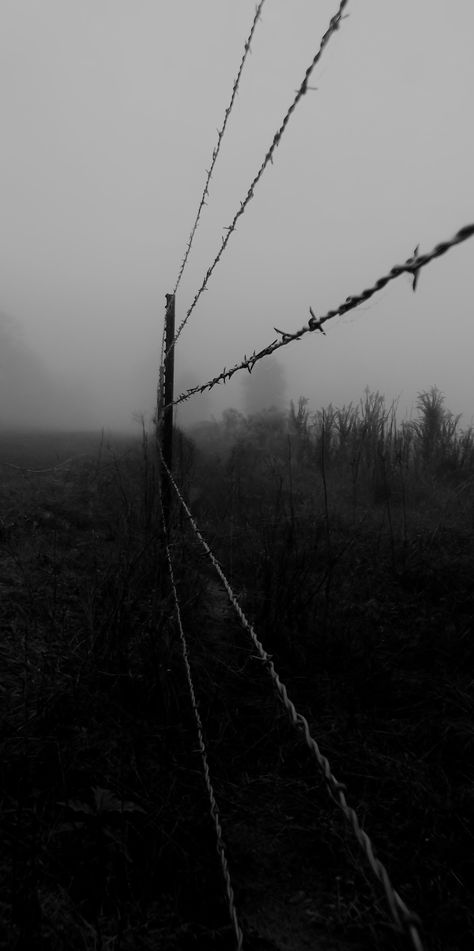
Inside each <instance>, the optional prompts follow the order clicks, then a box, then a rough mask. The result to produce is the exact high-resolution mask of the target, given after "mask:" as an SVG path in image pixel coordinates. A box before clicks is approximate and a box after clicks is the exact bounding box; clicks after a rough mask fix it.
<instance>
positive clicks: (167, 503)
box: [161, 294, 175, 532]
mask: <svg viewBox="0 0 474 951" xmlns="http://www.w3.org/2000/svg"><path fill="white" fill-rule="evenodd" d="M174 326H175V296H174V294H167V295H166V333H165V359H164V374H165V380H164V405H165V409H164V412H163V447H162V448H163V459H164V461H165V463H166V465H167V466H168V469H169V470H170V472H172V466H173V405H172V404H173V395H174V347H173V346H172V344H173V340H174ZM161 488H162V497H163V509H164V513H165V525H166V531H167V532H169V527H170V513H171V484H170V480H169V477H168V475H167V473H166V472H165V471H163V472H162V478H161Z"/></svg>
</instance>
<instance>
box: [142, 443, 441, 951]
mask: <svg viewBox="0 0 474 951" xmlns="http://www.w3.org/2000/svg"><path fill="white" fill-rule="evenodd" d="M158 448H159V449H160V455H161V460H162V463H163V468H164V470H165V472H166V473H167V475H168V478H169V480H170V482H171V485H172V486H173V488H174V491H175V493H176V495H177V497H178V500H179V502H180V504H181V506H182V508H183V509H184V511H185V513H186V515H187V518H188V520H189V522H190V525H191V527H192V529H193V531H194V534H195V535H196V537H197V538H198V540H199V542H200V544H201V546H202V547H203V548H204V551H205V552H206V554H207V556H208V558H209V560H210V561H211V564H212V565H213V567H214V570H215V571H216V573H217V575H218V576H219V578H220V580H221V582H222V584H223V586H224V588H225V590H226V592H227V596H228V598H229V601H230V603H231V604H232V606H233V608H234V610H235V612H236V614H237V616H238V618H239V620H240V623H241V624H242V627H243V628H244V629H245V630H246V631H247V633H248V634H249V635H250V637H251V640H252V642H253V644H254V646H255V648H256V649H257V652H258V655H259V657H260V659H261V660H262V662H263V664H264V666H265V668H266V670H267V671H268V673H269V675H270V677H271V679H272V681H273V684H274V687H275V689H276V692H277V694H278V697H279V699H280V700H281V702H282V704H283V706H284V707H285V710H286V711H287V714H288V718H289V720H290V723H291V724H292V726H294V727H295V728H296V729H297V730H298V731H299V732H300V733H302V734H303V736H304V739H305V742H306V745H307V746H308V747H309V749H310V750H311V752H312V753H313V754H314V756H315V758H316V761H317V763H318V766H319V768H320V770H321V772H322V774H323V777H324V780H325V783H326V788H327V791H328V793H329V795H330V797H331V799H332V800H333V801H334V802H335V803H336V804H337V805H338V806H339V807H340V809H341V810H342V812H343V814H344V817H345V819H346V820H347V822H348V823H349V825H350V827H351V829H352V831H353V833H354V835H355V837H356V839H357V842H358V843H359V846H360V848H361V849H362V851H363V853H364V855H365V857H366V859H367V860H368V862H369V865H370V867H371V869H372V871H373V873H374V875H375V877H376V878H377V880H378V881H379V882H380V883H381V885H382V886H383V889H384V892H385V897H386V899H387V903H388V906H389V908H390V912H391V914H392V918H393V920H394V922H395V924H396V926H397V928H398V929H399V931H400V932H402V933H403V934H405V935H406V936H407V937H408V938H409V939H410V941H411V944H412V947H413V948H414V949H415V951H423V944H422V942H421V937H420V932H419V928H420V925H421V922H420V919H419V917H418V915H416V914H415V913H414V912H412V911H411V910H410V909H409V908H408V906H407V905H406V904H405V902H404V901H403V899H402V898H401V897H400V895H399V894H398V892H397V891H396V890H395V889H394V887H393V885H392V883H391V880H390V877H389V874H388V872H387V869H386V868H385V865H383V863H382V862H381V861H380V859H378V858H377V857H376V855H375V852H374V847H373V845H372V842H371V839H370V837H369V836H368V834H367V833H366V832H365V830H364V829H363V828H362V826H361V824H360V822H359V818H358V816H357V813H356V812H355V810H354V809H353V808H352V807H351V806H349V804H348V802H347V799H346V796H345V792H346V787H345V786H344V784H343V783H340V782H338V780H337V779H336V777H335V776H334V773H333V772H332V770H331V765H330V763H329V760H328V759H327V757H326V756H324V755H323V753H321V750H320V748H319V746H318V743H317V742H316V740H315V739H314V737H313V736H312V735H311V731H310V728H309V724H308V721H307V719H306V717H304V716H303V715H302V714H301V713H298V711H297V710H296V707H295V705H294V703H293V701H292V700H290V698H289V696H288V692H287V688H286V686H285V684H284V683H283V682H282V681H281V680H280V677H279V675H278V673H277V671H276V669H275V666H274V663H273V661H272V658H271V655H270V654H268V652H267V651H266V650H265V648H264V646H263V644H262V642H261V641H260V640H259V638H258V636H257V634H256V632H255V630H254V628H253V625H252V624H251V623H250V621H249V620H248V619H247V617H246V615H245V614H244V612H243V610H242V608H241V607H240V604H239V602H238V600H237V598H236V596H235V594H234V592H233V590H232V588H231V585H230V583H229V581H228V580H227V578H226V576H225V574H224V572H223V570H222V568H221V566H220V564H219V562H218V560H217V558H216V556H215V555H214V553H213V552H212V550H211V548H210V547H209V545H208V544H207V542H206V540H205V538H204V537H203V536H202V534H201V532H200V530H199V528H198V525H197V523H196V521H195V519H194V516H193V515H192V512H191V511H190V509H189V508H188V506H187V505H186V502H185V501H184V499H183V496H182V495H181V492H180V491H179V488H178V486H177V485H176V482H175V480H174V479H173V476H172V474H171V472H170V470H169V468H168V466H167V465H166V463H165V460H164V458H163V454H162V453H161V448H160V447H158Z"/></svg>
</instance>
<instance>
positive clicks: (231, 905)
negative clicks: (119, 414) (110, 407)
mask: <svg viewBox="0 0 474 951" xmlns="http://www.w3.org/2000/svg"><path fill="white" fill-rule="evenodd" d="M160 451H161V450H160ZM162 458H163V457H162ZM163 462H164V460H163ZM165 465H166V464H165ZM168 471H169V470H168ZM159 495H160V505H161V518H162V524H163V534H164V539H165V549H166V560H167V562H168V571H169V576H170V581H171V588H172V591H173V600H174V605H175V611H176V620H177V622H178V630H179V637H180V641H181V653H182V657H183V661H184V667H185V670H186V679H187V682H188V690H189V695H190V697H191V705H192V708H193V713H194V719H195V722H196V732H197V737H198V749H199V753H200V754H201V760H202V769H203V774H204V781H205V783H206V787H207V793H208V796H209V803H210V810H209V811H210V814H211V818H212V821H213V823H214V828H215V832H216V850H217V854H218V856H219V859H220V863H221V868H222V874H223V877H224V882H225V890H226V895H227V904H228V909H229V916H230V920H231V922H232V927H233V929H234V934H235V947H236V951H242V948H243V934H242V931H241V928H240V925H239V919H238V917H237V911H236V907H235V898H234V889H233V887H232V882H231V878H230V872H229V866H228V863H227V858H226V853H225V845H224V840H223V837H222V826H221V823H220V818H219V808H218V805H217V802H216V798H215V795H214V788H213V785H212V781H211V776H210V772H209V764H208V759H207V752H206V745H205V742H204V729H203V725H202V720H201V715H200V713H199V707H198V702H197V699H196V693H195V690H194V683H193V678H192V673H191V665H190V662H189V653H188V645H187V641H186V635H185V633H184V628H183V623H182V618H181V609H180V606H179V598H178V591H177V588H176V582H175V576H174V569H173V562H172V559H171V552H170V547H169V542H168V534H167V530H166V521H165V513H164V509H163V497H162V493H161V486H160V491H159Z"/></svg>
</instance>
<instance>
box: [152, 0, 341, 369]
mask: <svg viewBox="0 0 474 951" xmlns="http://www.w3.org/2000/svg"><path fill="white" fill-rule="evenodd" d="M348 2H349V0H341V2H340V4H339V8H338V11H337V13H336V14H335V15H334V16H333V17H331V20H330V22H329V26H328V28H327V30H326V32H325V33H324V35H323V37H322V39H321V42H320V44H319V49H318V50H317V52H316V53H315V54H314V56H313V59H312V60H311V63H310V64H309V66H308V67H307V69H306V71H305V74H304V76H303V79H302V82H301V83H300V85H299V87H298V89H297V90H296V94H295V97H294V99H293V101H292V103H291V105H290V107H289V108H288V110H287V112H286V115H285V116H284V119H283V121H282V123H281V125H280V127H279V129H278V130H277V131H276V132H275V135H274V136H273V139H272V142H271V145H270V147H269V149H268V151H267V153H266V155H265V158H264V159H263V162H262V163H261V165H260V168H259V169H258V172H257V174H256V175H255V177H254V179H253V181H252V182H251V184H250V186H249V188H248V190H247V194H246V196H245V198H244V199H243V201H241V203H240V207H239V208H238V210H237V211H236V213H235V215H234V218H233V220H232V222H231V224H230V225H228V226H227V227H226V228H225V231H226V234H225V236H224V237H223V238H222V242H221V246H220V248H219V251H218V252H217V254H216V256H215V258H214V261H213V262H212V264H211V265H210V266H209V267H208V269H207V271H206V273H205V275H204V279H203V281H202V284H201V286H200V287H199V289H198V290H197V291H196V294H195V295H194V298H193V300H192V303H191V306H190V307H189V308H188V310H187V311H186V314H185V316H184V318H183V320H182V321H181V323H180V325H179V327H178V329H177V331H176V334H175V336H174V339H173V342H172V344H171V346H170V348H169V350H168V353H169V351H170V350H171V349H172V348H174V347H175V346H176V342H177V340H178V339H179V337H180V336H181V334H182V332H183V330H184V328H185V326H186V324H187V323H188V320H189V318H190V317H191V314H192V313H193V311H194V309H195V307H196V304H197V303H198V301H199V299H200V297H201V295H202V294H203V293H204V291H205V290H206V289H207V285H208V282H209V279H210V278H211V276H212V274H213V273H214V271H215V269H216V267H217V265H218V264H219V261H220V260H221V258H222V255H223V253H224V251H225V250H226V248H227V246H228V244H229V241H230V239H231V236H232V235H233V233H234V232H235V230H236V228H237V223H238V220H239V218H240V217H241V216H242V215H243V214H244V212H245V210H246V208H247V206H248V205H249V202H250V201H251V200H252V198H253V197H254V193H255V188H256V186H257V185H258V183H259V181H260V179H261V177H262V175H263V173H264V171H265V169H266V168H267V166H268V165H269V164H270V163H271V162H273V155H274V153H275V150H276V149H277V147H278V145H279V144H280V142H281V139H282V136H283V135H284V133H285V130H286V128H287V126H288V123H289V121H290V119H291V117H292V115H293V113H294V111H295V109H296V107H297V105H298V103H299V102H300V100H301V99H302V98H303V96H304V95H305V94H306V93H307V92H308V89H310V86H309V80H310V77H311V74H312V72H313V70H314V69H315V67H316V66H317V64H318V63H319V61H320V59H321V56H322V55H323V53H324V50H325V48H326V46H327V44H328V43H329V41H330V39H331V37H332V36H333V35H334V33H335V32H336V30H338V29H339V27H340V24H341V20H342V19H343V18H344V10H345V8H346V6H347V4H348Z"/></svg>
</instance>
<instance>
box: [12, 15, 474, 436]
mask: <svg viewBox="0 0 474 951" xmlns="http://www.w3.org/2000/svg"><path fill="white" fill-rule="evenodd" d="M254 9H255V0H239V3H236V2H235V0H199V3H196V2H192V0H181V2H175V3H170V2H167V3H165V2H162V0H137V2H134V3H131V2H130V0H81V2H80V3H74V2H64V0H21V3H19V2H18V0H3V2H2V32H1V36H0V113H1V115H2V149H1V152H0V187H1V193H2V197H1V208H2V215H1V219H0V313H1V315H3V316H2V317H0V344H1V353H0V399H1V406H0V424H8V423H20V424H21V425H27V424H28V423H29V422H30V423H31V424H35V425H36V424H38V423H41V424H43V425H44V424H46V423H49V424H51V425H54V426H70V427H73V428H76V427H85V426H87V427H102V426H109V427H115V428H117V427H121V428H130V427H133V426H134V422H133V419H134V414H142V413H144V414H147V415H148V416H150V415H151V414H152V412H153V407H154V395H155V390H156V382H157V371H158V361H159V354H160V344H161V334H162V326H163V318H164V310H165V294H166V293H168V292H170V291H172V290H173V287H174V285H175V281H176V278H177V274H178V271H179V267H180V264H181V261H182V258H183V255H184V252H185V248H186V244H187V241H188V237H189V233H190V230H191V226H192V224H193V220H194V216H195V213H196V210H197V206H198V203H199V200H200V197H201V194H202V189H203V186H204V181H205V175H206V171H205V170H206V169H207V168H209V165H210V161H211V157H212V151H213V149H214V147H215V145H216V141H217V129H218V127H220V126H221V124H222V121H223V117H224V111H225V108H226V106H227V104H228V101H229V98H230V93H231V88H232V83H233V81H234V78H235V75H236V73H237V68H238V65H239V62H240V58H241V55H242V51H243V44H244V42H245V39H246V37H247V35H248V32H249V28H250V23H251V20H252V17H253V14H254ZM336 9H337V3H336V2H335V0H332V2H320V3H317V4H315V3H314V0H294V2H292V3H288V2H287V0H267V2H266V4H265V5H264V8H263V13H262V18H261V22H260V23H259V24H258V25H257V29H256V32H255V37H254V40H253V43H252V53H251V55H250V57H249V59H248V61H247V64H246V67H245V69H244V73H243V76H242V81H241V86H240V90H239V93H238V96H237V99H236V103H235V107H234V109H233V112H232V114H231V117H230V120H229V127H228V131H227V133H226V135H225V137H224V140H223V145H222V151H221V155H220V156H219V159H218V161H217V165H216V171H215V174H214V176H213V178H212V181H211V184H210V189H209V198H208V205H207V207H206V208H205V209H204V214H203V217H202V223H201V226H200V228H199V229H198V232H197V235H196V239H195V243H194V245H193V249H192V252H191V255H190V259H189V262H188V265H187V267H186V269H185V272H184V275H183V280H182V282H181V284H180V288H179V292H178V295H177V299H176V319H177V323H178V324H179V323H180V321H181V320H182V319H183V316H184V314H185V313H186V310H187V308H188V307H189V305H190V303H191V301H192V299H193V297H194V294H195V292H196V290H197V288H198V287H199V286H200V284H201V281H202V279H203V277H204V274H205V273H206V271H207V268H208V267H209V265H210V264H211V263H212V261H213V260H214V257H215V255H216V253H217V251H218V249H219V247H220V244H221V240H222V237H223V235H224V234H225V228H226V226H227V225H229V224H230V222H231V221H232V219H233V217H234V214H235V212H236V211H237V210H238V208H239V206H240V202H241V201H242V200H243V198H244V197H245V195H246V193H247V189H248V187H249V184H250V182H251V180H252V179H253V177H254V175H255V173H256V171H257V169H258V167H259V166H260V164H261V162H262V160H263V157H264V155H265V153H266V151H267V149H268V147H269V145H270V143H271V141H272V138H273V135H274V133H275V131H276V130H277V128H278V127H279V125H280V123H281V120H282V118H283V116H284V114H285V112H286V110H287V108H288V106H289V104H290V102H291V101H292V99H293V96H294V93H295V90H296V89H297V88H298V86H299V85H300V83H301V81H302V78H303V75H304V71H305V69H306V67H307V65H308V64H309V62H310V61H311V59H312V57H313V55H314V53H315V51H316V49H317V47H318V46H319V42H320V39H321V36H322V34H323V33H324V31H325V30H326V28H327V25H328V22H329V19H330V17H331V16H332V15H333V14H334V13H335V12H336ZM347 12H348V14H349V16H348V17H347V19H344V20H343V22H342V23H341V27H340V29H339V30H338V31H337V32H336V34H335V36H334V37H333V38H332V40H331V42H330V44H329V46H328V47H327V49H326V51H325V53H324V55H323V57H322V59H321V63H320V65H319V66H318V67H317V68H316V70H315V72H314V75H313V76H312V78H311V83H310V85H311V87H316V88H314V89H313V88H311V89H310V90H309V91H308V93H307V94H306V95H305V96H304V97H303V99H302V101H301V103H300V104H299V106H298V107H297V109H296V111H295V113H294V115H293V117H292V119H291V121H290V123H289V125H288V128H287V130H286V133H285V135H284V136H283V138H282V140H281V144H280V146H279V148H278V149H277V151H276V154H275V159H274V162H273V164H272V165H270V166H269V168H268V169H267V170H266V172H265V174H264V176H263V178H262V180H261V182H260V184H259V185H258V186H257V188H256V189H255V197H254V199H253V200H252V201H251V202H250V204H249V206H248V208H247V210H246V212H245V214H244V215H243V216H242V217H241V218H240V219H239V222H238V227H237V231H236V233H235V234H234V235H233V236H232V237H231V240H230V242H229V246H228V248H227V250H226V252H225V253H224V255H223V257H222V261H221V262H220V264H219V265H218V266H217V268H216V270H215V272H214V274H213V276H212V278H211V280H210V282H209V287H208V290H207V291H206V293H205V294H203V295H202V297H201V299H200V301H199V303H198V305H197V307H196V309H195V311H194V312H193V314H192V316H191V318H190V320H189V323H188V325H187V326H186V328H185V329H184V331H183V333H182V336H181V337H180V339H179V341H178V343H177V346H176V383H177V385H176V390H177V392H181V391H182V390H183V389H186V388H188V387H189V386H193V385H196V384H197V383H200V382H204V381H206V380H207V379H208V378H210V377H213V376H215V375H216V374H217V373H218V372H220V370H221V369H222V368H223V367H224V366H227V367H229V366H231V365H233V364H234V363H236V362H238V361H240V360H241V359H242V357H243V356H244V354H245V353H246V354H249V353H251V352H252V350H253V349H255V348H256V349H257V350H259V349H261V348H262V347H263V346H265V345H266V344H268V343H270V342H271V341H272V340H273V339H275V336H276V335H275V331H274V327H278V328H280V329H283V330H285V331H293V330H296V329H297V328H299V327H300V326H302V325H303V324H304V323H306V322H307V319H308V316H309V311H308V308H309V306H310V305H311V306H312V307H313V309H314V311H315V312H316V313H318V314H322V313H324V312H325V311H326V310H328V309H329V308H332V307H336V306H337V305H338V304H340V303H342V301H344V299H345V298H346V297H347V296H348V295H349V294H356V293H358V292H359V291H361V290H362V289H363V288H365V287H367V286H368V285H370V284H371V283H373V282H374V281H375V280H376V279H377V278H378V277H379V276H380V275H381V274H384V273H385V272H386V271H387V270H389V269H390V268H391V267H392V265H394V264H397V263H401V262H402V261H404V260H405V259H406V258H407V257H409V256H410V255H411V254H412V253H413V249H414V248H415V246H416V245H418V244H419V245H420V250H421V251H422V252H424V251H427V250H430V249H431V248H432V247H433V246H434V245H435V244H436V243H438V242H439V241H441V240H444V239H446V238H449V237H451V236H452V235H453V234H454V233H455V232H456V231H457V230H458V228H460V227H462V226H463V225H465V224H467V223H468V222H470V221H472V220H474V207H473V205H474V203H473V186H472V169H473V167H474V131H473V123H472V97H473V90H474V57H473V56H472V49H471V47H472V36H473V31H474V7H473V5H472V3H471V2H470V0H452V2H451V3H449V4H448V3H446V0H418V2H417V3H416V4H414V3H413V2H412V0H397V3H390V4H387V3H381V2H380V0H358V2H356V0H352V2H349V4H348V7H347ZM473 264H474V241H470V242H469V241H468V242H466V243H465V244H463V245H460V246H459V247H456V248H454V249H452V250H451V251H450V252H449V253H448V254H447V255H446V256H445V257H443V258H441V259H439V260H438V261H435V262H433V263H432V264H430V265H429V266H428V267H426V268H425V269H423V271H422V272H421V273H420V277H419V281H418V287H417V290H416V293H413V291H412V289H411V282H410V280H409V278H408V277H405V276H402V277H401V278H399V279H398V280H397V281H394V282H393V283H392V284H390V285H389V286H388V287H387V288H386V289H385V290H384V291H382V292H381V293H380V294H378V295H376V296H375V297H374V298H373V299H372V300H371V301H370V302H369V303H368V304H367V305H366V306H362V307H359V308H358V309H356V310H355V311H353V312H352V313H351V314H349V315H347V316H345V317H342V318H336V319H334V320H333V321H331V322H330V323H329V324H327V325H326V330H327V334H326V336H325V337H323V336H322V335H321V334H319V333H318V334H311V335H307V336H306V337H304V338H303V339H302V340H300V341H299V342H297V343H292V344H290V345H289V346H288V347H286V348H284V349H282V350H280V351H279V353H278V364H280V365H281V367H282V371H281V372H282V381H283V383H284V386H283V387H282V390H281V393H280V396H281V399H282V400H283V401H286V402H287V403H288V402H289V400H290V399H293V400H297V399H298V397H299V396H300V395H304V396H306V397H308V398H309V401H310V405H311V407H312V408H317V407H318V406H321V405H327V404H328V403H329V402H332V403H333V404H336V405H341V404H343V403H347V402H349V401H351V400H352V401H357V400H358V399H359V397H360V396H361V395H362V393H363V391H364V388H365V387H366V386H369V387H370V389H372V390H379V391H380V392H382V393H384V394H385V395H386V397H387V399H388V400H392V399H394V398H399V399H400V407H401V408H402V410H408V411H409V410H410V407H411V406H413V405H414V404H415V402H416V395H417V393H418V392H419V391H420V390H426V389H428V388H429V387H430V386H432V385H436V386H437V387H439V388H440V390H442V391H443V392H444V393H445V394H446V399H447V405H448V406H449V408H450V409H451V410H452V411H453V412H455V413H460V412H462V413H463V422H466V424H468V423H469V422H470V420H471V418H472V415H473V405H474V393H473V388H474V382H473V381H474V376H473V373H472V353H473V347H472V344H473V326H472V297H473V282H472V273H473ZM270 360H271V361H273V362H274V361H275V358H270ZM264 362H265V361H263V362H262V364H261V366H262V368H263V365H264ZM255 372H257V370H255ZM261 372H262V374H263V372H264V371H263V369H262V371H261ZM245 376H247V374H237V375H236V376H235V377H234V378H233V380H232V381H231V382H230V383H229V384H228V385H227V386H226V387H223V386H220V387H218V388H216V389H215V390H213V391H212V392H211V393H210V394H206V395H205V396H204V397H195V398H193V400H192V401H190V402H189V404H186V406H184V404H183V405H182V406H180V407H179V409H178V412H177V420H178V423H185V422H186V421H188V422H192V421H195V420H197V419H199V418H203V417H208V416H212V415H218V414H220V413H221V411H222V410H223V409H224V408H225V407H228V406H234V407H236V408H238V409H242V410H243V411H248V410H249V409H254V408H256V406H257V404H256V403H255V402H254V403H252V404H249V402H248V400H247V402H246V398H247V397H246V394H247V391H246V388H245V384H244V383H243V382H242V381H243V380H244V379H245ZM272 378H273V377H272ZM262 379H263V377H262ZM247 395H248V394H247ZM261 401H262V402H263V403H265V401H266V395H265V390H264V387H263V395H262V397H261Z"/></svg>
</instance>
